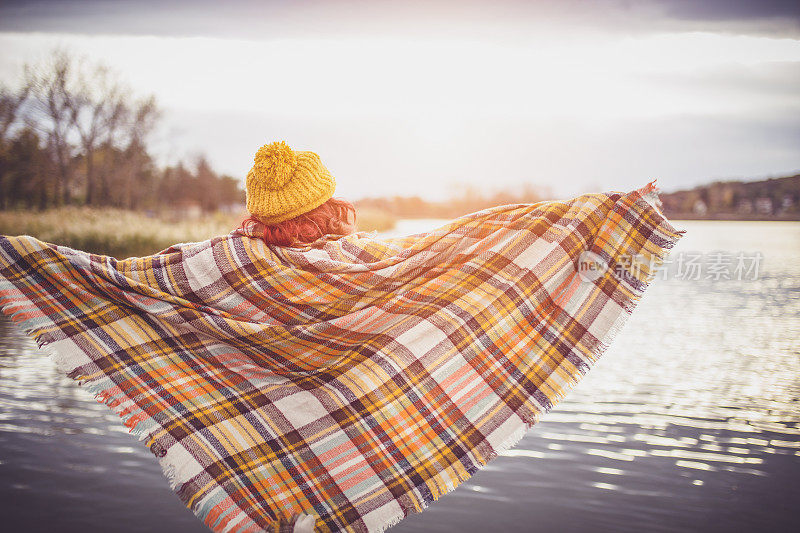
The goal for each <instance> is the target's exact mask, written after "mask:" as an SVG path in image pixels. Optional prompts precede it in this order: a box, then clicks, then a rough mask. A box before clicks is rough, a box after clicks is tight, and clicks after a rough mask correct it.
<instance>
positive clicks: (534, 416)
mask: <svg viewBox="0 0 800 533" xmlns="http://www.w3.org/2000/svg"><path fill="white" fill-rule="evenodd" d="M658 194H659V190H658V188H657V186H656V182H655V181H652V182H650V183H648V184H647V185H645V186H644V187H642V188H640V189H637V190H635V191H633V192H631V193H628V194H627V195H623V197H622V198H621V199H620V200H622V199H623V198H630V199H631V200H632V202H631V203H639V206H640V207H641V206H643V205H644V203H646V204H647V205H648V206H649V208H652V210H653V213H652V214H653V219H654V221H655V228H654V229H658V230H660V231H661V232H663V234H664V242H663V243H661V245H660V247H659V248H658V249H657V250H656V251H655V254H654V255H655V258H654V259H655V263H654V264H655V265H656V266H657V265H660V264H662V263H663V261H664V260H665V259H666V257H667V256H668V255H669V253H670V251H671V249H672V248H673V247H674V246H675V244H676V243H677V242H678V240H679V239H680V238H681V237H682V236H683V234H684V233H685V230H678V229H676V228H675V227H674V226H673V225H672V224H671V223H670V221H669V220H668V219H667V218H666V216H664V214H663V211H662V210H661V206H662V204H661V200H660V199H659V196H658ZM617 206H619V202H618V203H617V204H615V207H617ZM610 275H614V274H613V272H610ZM653 279H654V273H652V272H650V273H648V279H646V280H645V281H644V283H642V284H641V285H640V286H639V287H638V290H637V291H635V292H634V293H633V294H632V296H631V297H630V298H629V299H628V300H627V302H626V303H625V305H623V306H622V309H623V312H622V313H620V315H619V317H618V318H617V320H616V321H615V322H614V323H613V325H612V326H611V327H610V328H609V330H608V331H607V333H606V334H605V335H604V336H603V338H601V339H598V340H597V342H596V343H595V345H594V346H593V347H592V348H591V350H590V351H589V353H588V354H587V355H588V365H585V366H577V367H576V368H577V372H576V373H575V374H570V375H569V379H568V380H567V381H566V382H565V384H564V386H563V387H561V389H559V390H558V391H556V394H554V395H553V396H552V397H548V399H549V400H550V401H549V403H547V404H546V405H544V406H543V408H541V409H536V408H531V409H529V410H527V411H528V412H527V413H523V412H522V410H520V412H518V413H517V414H518V415H520V418H521V419H522V421H523V424H522V425H520V427H518V428H517V429H516V430H514V431H513V432H512V433H511V434H510V435H509V436H508V437H506V439H505V440H504V441H503V442H502V443H501V444H500V445H499V446H497V447H495V448H493V449H492V448H491V447H490V446H488V444H487V445H486V447H481V448H480V449H475V450H472V455H473V456H474V457H475V459H476V462H477V464H476V465H475V466H474V468H470V469H468V470H466V471H464V472H463V474H462V473H456V475H455V480H454V479H453V477H452V476H453V472H452V471H446V472H441V473H439V474H437V475H436V476H434V478H433V480H434V481H435V482H437V484H438V485H440V486H444V487H446V490H445V491H444V492H442V493H441V494H438V495H434V496H432V497H431V498H429V499H426V500H423V501H422V504H421V505H420V506H418V507H414V508H407V509H405V510H404V512H403V514H402V515H400V514H398V515H396V516H393V517H391V518H389V519H388V520H387V521H386V522H384V524H383V525H382V526H380V527H379V528H377V529H376V530H375V532H376V533H384V532H385V531H386V530H387V529H389V528H390V527H392V526H395V525H397V524H398V523H400V522H401V521H403V519H405V518H406V517H408V516H409V515H410V514H412V513H421V512H422V511H424V510H425V509H427V508H428V506H429V505H430V504H431V503H434V502H435V501H437V500H438V499H439V498H440V497H441V496H444V495H446V494H449V493H451V492H452V491H453V490H455V489H456V488H458V487H459V486H460V485H461V484H462V483H464V482H466V481H469V479H470V478H471V477H472V476H473V475H474V474H475V473H476V472H478V471H479V470H481V469H483V468H484V467H485V466H486V465H487V464H488V463H489V462H491V461H492V460H494V459H495V458H497V457H498V456H501V455H503V453H504V452H507V451H508V450H510V449H511V448H514V447H515V446H516V445H517V444H519V442H520V441H521V440H522V438H523V437H524V436H525V435H526V434H527V432H528V431H529V430H530V429H531V428H532V427H533V426H535V425H536V424H537V423H538V422H539V420H540V419H541V417H542V415H544V414H546V413H548V412H549V411H550V410H552V408H553V407H555V406H556V405H557V404H558V403H559V402H560V401H561V400H562V399H563V398H564V397H565V396H566V395H567V394H568V393H569V392H570V391H571V390H572V389H574V388H575V386H577V385H578V383H580V382H581V380H582V379H583V377H584V376H585V375H586V374H587V373H588V372H589V370H590V369H591V368H592V367H593V366H594V364H595V363H596V362H597V361H598V360H599V359H600V357H601V356H602V355H603V354H604V353H605V351H606V350H607V349H608V348H609V347H610V346H611V344H612V343H613V342H614V339H615V338H616V337H617V335H618V334H619V333H620V332H621V331H622V329H623V328H624V326H625V324H626V323H627V321H628V318H629V317H630V316H631V314H632V313H633V311H634V309H635V308H636V306H637V304H638V303H639V301H640V300H641V298H642V296H644V293H645V291H646V289H647V287H648V286H649V285H650V282H652V280H653Z"/></svg>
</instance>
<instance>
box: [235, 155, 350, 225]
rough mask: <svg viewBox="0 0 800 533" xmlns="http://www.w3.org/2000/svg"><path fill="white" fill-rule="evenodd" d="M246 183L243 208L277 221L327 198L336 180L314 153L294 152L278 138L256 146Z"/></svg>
mask: <svg viewBox="0 0 800 533" xmlns="http://www.w3.org/2000/svg"><path fill="white" fill-rule="evenodd" d="M246 186H247V210H248V211H249V212H250V213H251V214H253V215H256V216H257V217H258V218H260V219H261V220H262V221H263V222H265V223H266V224H277V223H279V222H283V221H284V220H289V219H290V218H294V217H296V216H299V215H302V214H303V213H307V212H308V211H311V210H312V209H315V208H317V207H319V206H320V205H322V204H323V203H325V202H326V201H328V200H329V199H330V198H331V197H332V196H333V192H334V190H335V189H336V180H335V179H334V178H333V176H331V174H330V172H328V169H327V168H325V166H324V165H323V164H322V161H321V160H320V158H319V156H318V155H317V154H315V153H314V152H295V151H294V150H292V149H291V148H290V147H289V145H287V144H286V143H285V142H284V141H280V142H273V143H270V144H265V145H264V146H262V147H261V148H259V149H258V151H257V152H256V155H255V157H254V158H253V168H251V169H250V172H248V174H247V180H246Z"/></svg>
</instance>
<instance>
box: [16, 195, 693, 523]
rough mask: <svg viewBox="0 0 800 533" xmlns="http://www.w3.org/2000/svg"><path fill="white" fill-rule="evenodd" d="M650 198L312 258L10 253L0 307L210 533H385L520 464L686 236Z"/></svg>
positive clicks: (228, 252)
mask: <svg viewBox="0 0 800 533" xmlns="http://www.w3.org/2000/svg"><path fill="white" fill-rule="evenodd" d="M657 205H658V200H657V195H656V191H655V188H654V185H653V184H649V185H647V186H646V187H643V188H642V189H639V190H636V191H633V192H630V193H624V194H623V193H607V194H587V195H584V196H580V197H578V198H575V199H572V200H570V201H564V202H561V201H551V202H541V203H537V204H526V205H509V206H502V207H497V208H493V209H488V210H484V211H481V212H478V213H474V214H471V215H468V216H465V217H462V218H459V219H456V220H455V221H453V222H451V223H449V224H447V225H445V226H443V227H441V228H439V229H437V230H435V231H432V232H430V233H426V234H419V235H414V236H410V237H402V238H389V239H383V240H380V239H377V238H375V237H374V236H373V235H366V234H354V235H350V236H347V237H343V238H338V239H334V238H323V239H321V240H320V241H318V242H316V243H314V244H312V245H309V246H307V247H305V248H280V247H271V246H267V245H266V244H264V242H263V241H261V240H259V239H256V238H251V237H249V236H246V235H243V234H241V233H239V232H238V231H235V232H232V233H231V234H229V235H225V236H220V237H216V238H213V239H210V240H208V241H205V242H198V243H189V244H180V245H175V246H173V247H171V248H169V249H167V250H164V251H163V252H161V253H159V254H156V255H153V256H148V257H138V258H137V257H133V258H128V259H125V260H117V259H114V258H112V257H105V256H99V255H92V254H88V253H84V252H81V251H77V250H72V249H70V248H66V247H61V246H55V245H52V244H46V243H44V242H41V241H38V240H36V239H34V238H32V237H3V238H2V239H0V305H2V310H3V312H4V313H6V314H8V315H10V316H11V317H12V318H13V319H14V320H15V321H16V322H17V323H18V324H20V325H21V327H22V328H23V329H24V330H25V331H27V332H28V334H30V335H31V336H33V337H34V338H35V339H36V341H37V342H38V344H39V345H40V346H44V345H47V346H48V347H49V348H50V351H51V352H52V354H53V355H52V357H53V358H54V359H55V362H56V363H57V364H58V366H59V367H60V368H61V369H62V370H63V371H64V372H66V373H67V374H68V375H69V376H70V377H71V378H73V379H75V380H78V381H79V382H80V383H81V384H82V385H84V386H85V387H86V388H88V390H89V391H91V392H92V393H94V394H95V395H96V397H97V398H98V399H99V400H101V401H103V402H105V403H106V404H107V405H108V406H109V407H111V408H112V409H113V410H114V411H116V412H117V413H118V414H119V415H120V416H121V417H122V420H123V422H124V424H125V425H126V426H127V427H129V428H130V430H131V431H132V432H133V433H134V434H135V435H137V436H138V437H139V439H141V440H142V441H144V442H145V443H146V445H147V446H148V447H149V449H150V450H151V451H152V453H153V454H154V455H155V456H156V457H157V458H158V460H159V461H160V462H161V465H162V467H163V469H164V472H165V474H166V476H167V478H168V480H169V482H170V484H171V486H172V487H173V488H174V490H175V491H176V493H177V495H178V496H179V497H180V498H181V499H182V500H183V502H184V503H185V504H186V505H187V506H188V507H189V508H191V509H192V511H194V513H195V514H196V515H197V516H198V517H199V518H201V519H202V520H203V521H204V522H205V524H206V525H208V526H209V527H210V528H211V529H213V530H214V531H248V532H249V531H263V530H268V531H279V530H280V531H283V530H287V531H290V530H292V529H293V528H296V529H298V530H299V529H303V528H309V529H310V527H311V526H313V527H314V528H315V530H316V531H353V532H363V531H383V530H384V529H386V528H387V527H389V526H390V525H392V524H395V523H396V522H398V521H399V520H401V519H402V518H403V517H404V516H405V515H407V514H408V513H409V512H417V511H421V510H422V509H424V508H425V507H426V506H427V505H428V504H429V503H431V502H432V501H434V500H436V499H437V498H438V497H440V496H441V495H443V494H445V493H446V492H448V491H451V490H453V489H454V488H455V487H456V486H458V485H459V484H460V483H461V482H463V481H464V480H466V479H467V478H469V477H470V475H471V474H473V473H474V472H475V471H477V470H478V469H479V468H481V467H482V466H483V465H485V464H486V463H487V461H489V460H491V459H492V458H493V457H495V456H496V455H497V454H498V452H499V451H502V450H504V449H505V448H508V447H510V446H513V445H514V444H515V443H516V442H517V441H518V440H519V439H520V438H521V437H522V436H523V434H524V433H525V431H526V430H527V429H528V428H529V427H530V426H531V425H533V424H534V423H536V421H537V420H538V419H539V417H540V415H541V414H542V413H544V412H546V411H548V410H549V409H550V408H551V407H553V406H554V405H555V404H556V403H557V402H558V401H559V399H560V398H562V397H563V395H564V394H565V393H566V392H567V391H568V390H569V389H570V388H571V387H572V386H574V385H575V384H576V383H577V382H578V380H579V379H580V378H581V376H582V375H584V374H585V373H586V371H587V370H588V369H589V368H590V367H591V365H592V364H593V363H594V362H595V361H596V360H597V358H598V357H600V355H601V354H602V353H603V351H604V349H605V348H606V347H607V346H608V344H609V342H611V339H612V338H613V336H614V334H615V333H616V332H617V331H618V330H619V329H620V327H621V326H622V325H623V323H624V322H625V320H626V318H627V317H628V315H629V314H630V312H631V311H632V310H633V308H634V306H635V305H636V302H637V299H638V298H639V297H640V296H641V295H642V293H643V292H644V290H645V288H646V286H647V284H648V282H649V281H650V280H651V279H652V278H653V276H654V272H655V268H656V267H657V265H658V264H659V262H661V261H662V259H663V257H664V255H665V254H666V253H667V249H668V248H670V247H671V246H672V245H673V244H674V243H675V242H676V240H677V239H678V238H679V237H680V235H681V233H682V232H680V231H677V230H676V229H674V228H673V227H672V226H671V225H670V223H669V222H668V221H667V220H666V219H665V217H664V216H663V215H662V213H661V212H660V210H659V209H658V208H657Z"/></svg>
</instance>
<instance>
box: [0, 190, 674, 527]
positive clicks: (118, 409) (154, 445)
mask: <svg viewBox="0 0 800 533" xmlns="http://www.w3.org/2000/svg"><path fill="white" fill-rule="evenodd" d="M637 195H638V196H637ZM628 197H631V198H632V199H633V201H634V202H637V201H639V202H646V203H647V204H648V205H649V207H650V208H652V209H653V212H654V213H653V215H654V219H655V221H656V228H657V229H659V230H660V231H662V232H663V233H664V242H663V244H661V246H660V248H659V249H658V250H657V251H656V254H655V255H656V259H657V262H658V263H659V264H660V262H663V260H664V259H665V258H666V256H667V255H668V254H669V251H670V249H671V248H672V247H673V246H674V245H675V243H676V242H677V241H678V240H679V239H680V237H681V236H682V234H683V233H684V231H682V230H677V229H675V228H674V227H673V226H672V224H670V222H669V221H668V220H667V219H666V217H665V216H664V215H663V213H662V212H661V210H660V200H659V198H658V189H657V188H656V186H655V182H651V183H648V184H647V185H646V186H644V187H642V188H641V189H638V190H636V191H634V192H632V193H629V195H624V196H623V198H628ZM617 205H618V204H617ZM640 205H641V204H640ZM650 281H652V276H651V277H650V279H648V280H646V281H645V282H644V283H643V284H642V285H641V286H640V287H639V288H638V290H636V291H635V292H634V293H633V294H632V296H631V297H630V298H629V299H628V301H627V302H626V305H624V306H623V309H624V312H622V313H621V314H620V315H619V317H618V318H617V320H616V321H615V323H614V324H613V325H612V326H611V327H610V328H609V330H608V332H607V333H606V335H605V336H604V338H602V339H598V342H597V343H596V344H595V346H594V347H593V348H592V349H591V350H590V352H589V353H588V354H587V355H588V359H589V364H588V365H587V366H578V367H576V368H577V372H576V373H575V374H572V375H570V376H569V379H568V381H567V382H565V384H564V386H563V387H561V389H559V390H557V391H556V393H555V394H554V395H553V397H549V398H548V399H549V400H550V401H549V403H548V404H546V405H544V406H543V408H542V409H533V408H532V409H529V410H527V411H528V412H527V413H518V414H520V416H521V419H522V421H523V423H524V424H523V425H521V426H520V427H519V428H517V429H515V430H514V431H513V432H512V433H511V434H510V435H509V436H508V437H507V438H506V439H505V440H504V441H503V442H502V443H501V444H500V445H499V446H497V447H496V448H494V449H492V448H491V447H489V446H488V444H487V445H486V447H481V448H480V449H475V450H473V451H472V454H473V456H474V457H475V459H476V464H475V465H474V467H472V468H469V469H468V470H464V471H454V470H446V471H442V472H441V473H439V474H437V475H436V476H434V477H433V478H432V480H433V481H435V482H436V483H437V485H439V486H441V487H444V488H445V490H444V491H443V492H441V493H440V494H435V495H432V497H430V498H427V499H424V500H423V501H422V502H421V505H415V507H408V508H405V509H404V511H403V513H402V515H401V514H397V515H396V516H392V517H390V518H388V519H387V520H386V521H385V522H384V524H383V525H382V526H379V527H378V528H377V529H376V530H375V531H377V532H378V533H383V532H384V531H386V530H387V529H388V528H390V527H392V526H394V525H396V524H398V523H399V522H401V521H402V520H403V519H404V518H406V517H407V516H408V515H409V514H411V513H415V512H422V511H424V510H425V509H426V508H427V507H428V506H429V505H430V504H431V503H433V502H435V501H437V500H438V499H439V498H440V497H441V496H443V495H445V494H448V493H450V492H452V491H453V490H455V489H456V488H457V487H459V486H460V485H461V484H462V483H464V482H465V481H468V480H469V479H470V478H471V477H472V475H473V474H475V472H477V471H478V470H480V469H482V468H483V467H485V466H486V465H487V464H488V463H489V462H490V461H492V460H493V459H494V458H496V457H497V456H499V455H502V454H503V453H504V452H505V451H507V450H509V449H511V448H513V447H514V446H516V445H517V444H518V443H519V441H520V440H521V439H522V438H523V437H524V436H525V434H526V433H527V432H528V430H529V429H530V428H531V427H533V426H534V425H535V424H536V423H537V422H538V421H539V420H540V418H541V416H542V415H543V414H545V413H547V412H548V411H550V410H551V409H552V408H553V407H554V406H555V405H557V404H558V403H559V402H560V401H561V399H563V397H564V396H565V395H566V394H567V393H569V391H571V390H572V389H573V388H574V387H575V386H576V385H577V384H578V383H579V382H580V381H581V379H582V378H583V376H584V375H586V373H587V372H588V371H589V369H590V368H591V367H592V366H593V365H594V363H595V362H596V361H597V360H598V359H599V358H600V357H601V356H602V354H603V353H604V352H605V351H606V350H607V349H608V347H609V346H610V345H611V343H612V342H613V340H614V339H615V338H616V336H617V335H618V334H619V332H620V331H621V330H622V328H623V326H624V325H625V323H626V322H627V319H628V317H629V316H630V315H631V313H632V312H633V310H634V309H635V307H636V305H637V303H638V302H639V300H640V299H641V297H642V296H643V295H644V292H645V290H646V288H647V286H649V283H650ZM3 286H5V288H7V287H9V286H10V287H11V288H12V290H15V289H14V287H13V285H11V283H10V282H9V281H7V280H5V279H0V287H3ZM2 292H3V293H6V294H7V293H8V291H7V290H4V291H2ZM10 307H14V303H13V302H11V301H9V298H8V297H5V298H4V297H2V296H0V310H2V312H3V313H4V314H6V315H7V316H9V317H10V318H11V319H12V321H13V322H15V323H16V324H17V325H18V326H19V327H20V328H21V329H22V330H23V331H24V332H25V333H26V334H27V335H28V336H29V337H31V338H33V339H34V340H35V341H36V344H37V345H38V346H39V348H40V349H42V350H43V351H45V352H47V353H48V355H49V357H50V358H51V360H52V361H53V362H54V363H55V364H56V366H57V367H58V369H59V371H61V372H64V373H65V374H66V375H67V376H68V377H70V378H72V379H73V380H75V381H77V382H78V383H79V385H81V386H82V387H85V390H87V391H88V392H89V393H91V394H93V395H94V398H95V399H96V400H97V401H98V402H101V403H103V404H105V405H107V406H108V407H109V408H110V409H111V410H112V411H113V412H115V413H116V414H117V415H118V416H119V417H120V418H121V419H122V423H123V425H125V426H126V427H127V428H128V430H129V432H130V433H131V434H132V435H134V436H135V437H137V439H138V440H139V441H147V442H146V445H147V446H148V448H149V449H150V451H151V452H152V453H153V454H154V455H155V456H156V457H157V458H158V461H159V464H160V465H161V469H162V471H163V473H164V476H165V477H166V478H167V481H168V482H169V486H170V488H171V489H172V490H173V491H175V492H176V493H177V492H178V489H179V486H178V485H179V482H177V480H176V472H177V470H178V469H179V468H180V465H178V464H175V463H173V462H172V461H170V460H169V459H168V458H167V457H166V451H165V450H163V449H161V446H160V445H159V444H158V442H157V439H154V438H153V437H152V436H153V434H154V433H155V432H157V429H158V428H157V427H155V421H154V420H153V419H152V418H151V417H150V416H149V415H146V414H145V413H144V411H143V410H142V409H140V408H138V407H137V406H136V405H135V404H134V403H133V402H125V401H122V400H120V399H119V398H115V397H114V396H113V393H112V391H113V389H114V387H115V384H114V383H113V382H112V381H111V379H110V378H108V377H98V378H94V379H91V380H90V379H86V378H85V376H81V375H77V374H76V371H77V369H78V368H79V367H80V366H81V365H82V364H84V363H85V362H86V360H85V359H86V356H85V355H83V354H82V353H81V351H80V350H79V349H78V348H77V347H75V348H73V347H71V346H69V345H66V346H60V347H58V349H56V348H55V347H53V346H52V344H53V342H52V341H51V340H50V339H49V338H47V336H46V335H45V334H44V332H42V328H43V327H44V326H43V325H42V324H41V323H40V324H36V321H37V319H39V318H40V317H33V316H23V315H25V314H26V313H25V311H24V310H17V311H11V310H9V308H10ZM178 496H179V498H180V494H178ZM181 500H182V501H183V498H181ZM184 503H187V502H185V501H184ZM189 507H190V509H191V510H192V512H193V513H194V514H195V515H196V516H197V517H198V518H199V519H200V520H201V521H203V522H204V523H205V524H206V525H207V526H209V527H211V525H210V524H208V523H207V522H206V518H207V517H208V515H209V512H208V510H207V509H206V510H203V509H199V508H197V507H196V506H189ZM304 516H305V515H300V516H296V517H292V519H291V520H289V521H285V520H280V521H277V522H273V523H272V524H270V526H269V529H268V531H274V532H276V533H277V532H280V533H284V532H290V531H294V530H295V525H296V524H297V525H298V527H297V531H298V532H300V531H303V532H305V531H309V530H308V529H307V527H308V522H307V521H304ZM248 518H249V517H248ZM246 522H249V523H248V524H241V523H240V524H238V526H240V527H236V529H232V528H225V530H226V531H262V529H261V528H258V527H257V526H256V524H255V523H254V522H252V521H250V520H249V519H248V520H246ZM301 522H303V523H302V525H301Z"/></svg>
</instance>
